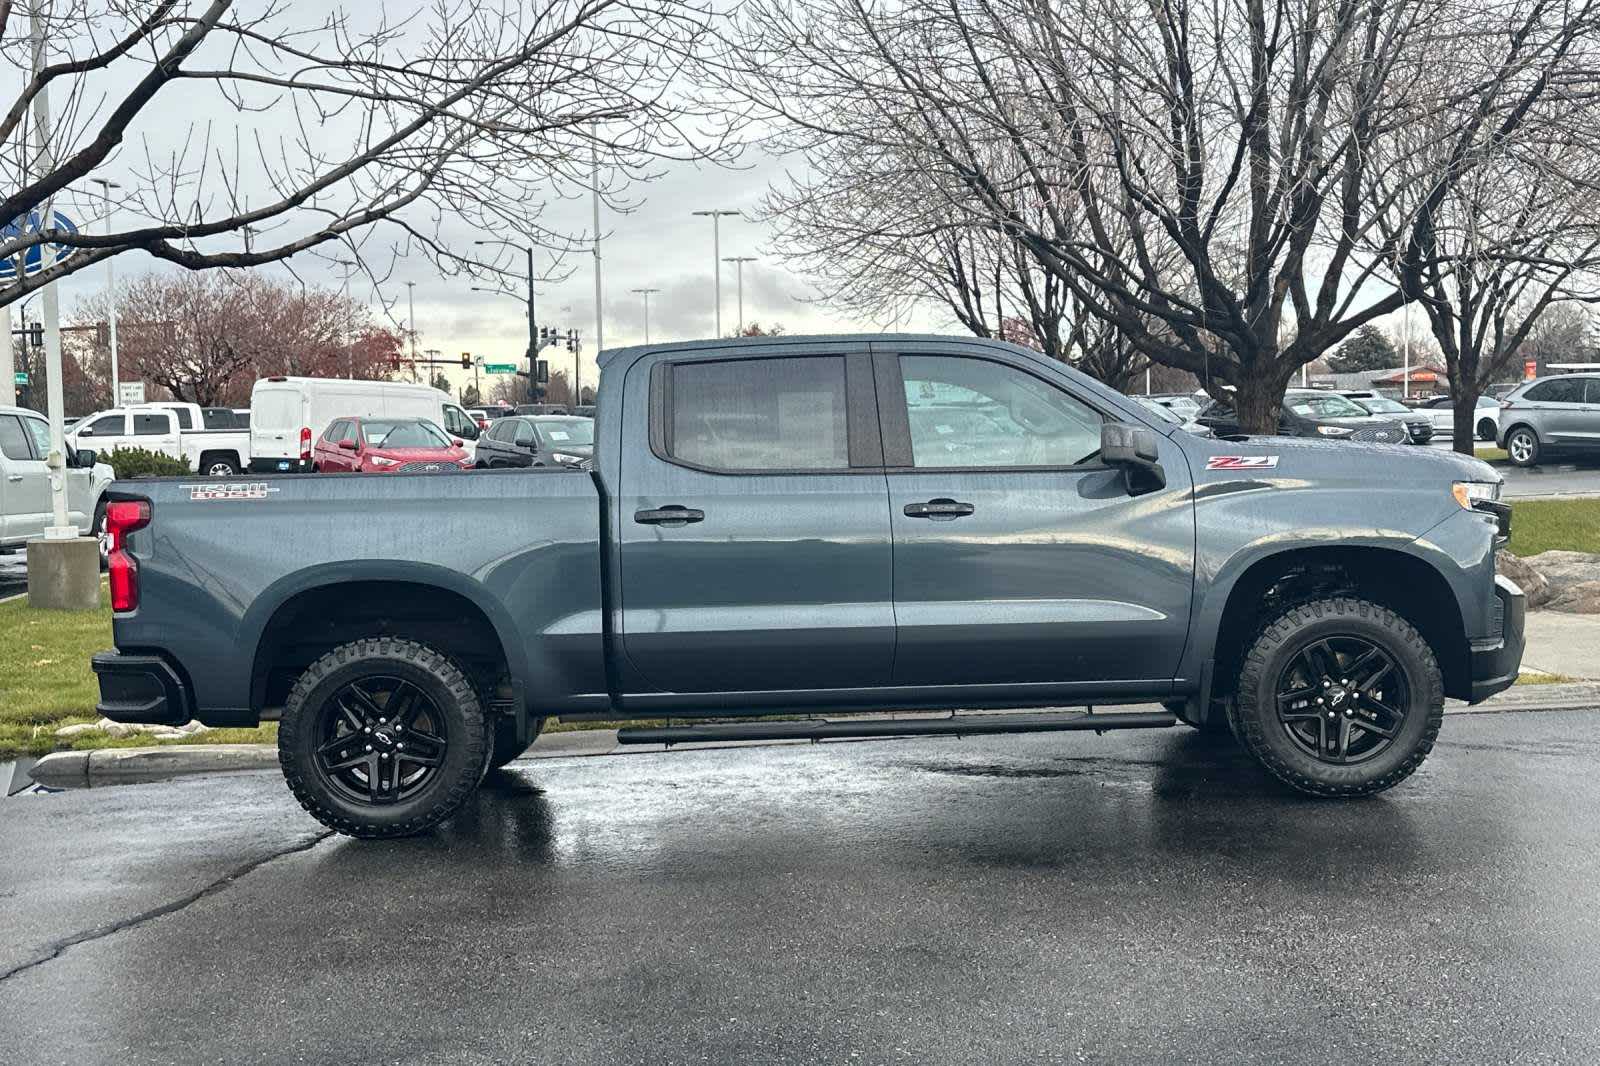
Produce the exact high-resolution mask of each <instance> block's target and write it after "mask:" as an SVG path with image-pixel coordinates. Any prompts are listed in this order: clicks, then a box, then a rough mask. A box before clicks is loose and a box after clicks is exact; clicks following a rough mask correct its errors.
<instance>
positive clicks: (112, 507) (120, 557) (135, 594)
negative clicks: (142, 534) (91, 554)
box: [106, 500, 150, 611]
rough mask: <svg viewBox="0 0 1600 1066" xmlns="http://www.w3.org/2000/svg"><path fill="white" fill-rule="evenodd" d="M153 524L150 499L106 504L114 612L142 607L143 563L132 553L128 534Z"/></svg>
mask: <svg viewBox="0 0 1600 1066" xmlns="http://www.w3.org/2000/svg"><path fill="white" fill-rule="evenodd" d="M149 524H150V501H149V500H113V501H111V502H110V503H108V504H106V540H107V551H108V554H107V558H106V570H107V572H108V575H109V576H110V579H111V609H112V610H113V611H131V610H134V609H135V608H136V607H138V606H139V561H138V560H137V559H135V558H134V557H133V556H131V555H129V554H128V550H127V544H128V534H129V533H132V532H133V531H134V530H136V529H143V528H144V527H145V526H147V525H149Z"/></svg>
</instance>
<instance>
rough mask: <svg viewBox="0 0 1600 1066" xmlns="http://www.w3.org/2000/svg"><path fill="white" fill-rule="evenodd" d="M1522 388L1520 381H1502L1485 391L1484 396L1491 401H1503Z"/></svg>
mask: <svg viewBox="0 0 1600 1066" xmlns="http://www.w3.org/2000/svg"><path fill="white" fill-rule="evenodd" d="M1521 387H1522V382H1520V381H1501V382H1497V383H1496V384H1493V385H1490V386H1489V387H1488V388H1487V389H1484V390H1483V394H1484V395H1485V396H1487V397H1489V398H1490V399H1491V400H1503V399H1505V398H1506V396H1507V395H1508V394H1510V393H1512V392H1514V391H1515V390H1517V389H1519V388H1521Z"/></svg>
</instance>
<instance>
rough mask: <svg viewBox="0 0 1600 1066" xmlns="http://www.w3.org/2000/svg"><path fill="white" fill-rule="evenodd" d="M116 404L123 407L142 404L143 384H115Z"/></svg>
mask: <svg viewBox="0 0 1600 1066" xmlns="http://www.w3.org/2000/svg"><path fill="white" fill-rule="evenodd" d="M117 402H118V403H120V404H123V405H124V406H126V405H128V404H135V403H144V382H142V381H123V382H119V383H118V384H117Z"/></svg>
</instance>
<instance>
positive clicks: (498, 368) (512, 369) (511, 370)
mask: <svg viewBox="0 0 1600 1066" xmlns="http://www.w3.org/2000/svg"><path fill="white" fill-rule="evenodd" d="M483 372H484V373H485V374H515V373H516V372H517V364H515V363H484V364H483Z"/></svg>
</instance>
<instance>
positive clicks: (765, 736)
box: [617, 711, 1178, 745]
mask: <svg viewBox="0 0 1600 1066" xmlns="http://www.w3.org/2000/svg"><path fill="white" fill-rule="evenodd" d="M1177 721H1178V720H1177V718H1175V717H1174V716H1172V715H1170V714H1168V713H1167V712H1165V711H1131V712H1127V713H1122V714H1094V713H1092V712H1087V711H1074V712H1072V713H1070V714H1055V713H1045V714H958V715H947V716H945V717H943V718H856V719H849V720H845V721H833V722H826V721H816V720H812V721H802V722H717V723H713V724H710V725H678V726H632V727H629V728H627V729H619V730H617V743H618V744H668V745H671V744H687V743H695V742H705V741H714V740H832V739H834V738H838V737H925V736H974V735H977V734H981V733H1059V732H1063V731H1065V730H1069V729H1093V730H1094V731H1095V732H1101V731H1103V730H1106V729H1165V728H1167V727H1168V726H1171V725H1175V724H1177Z"/></svg>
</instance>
